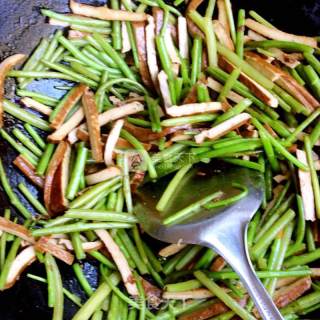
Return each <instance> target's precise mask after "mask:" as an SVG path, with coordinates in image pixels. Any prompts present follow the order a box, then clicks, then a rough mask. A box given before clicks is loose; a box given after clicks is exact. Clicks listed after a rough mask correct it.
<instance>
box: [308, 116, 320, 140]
mask: <svg viewBox="0 0 320 320" xmlns="http://www.w3.org/2000/svg"><path fill="white" fill-rule="evenodd" d="M319 138H320V122H318V123H317V124H316V125H315V127H314V128H313V130H312V131H311V134H310V143H311V146H314V144H315V143H316V142H317V141H318V140H319Z"/></svg>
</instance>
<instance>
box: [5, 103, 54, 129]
mask: <svg viewBox="0 0 320 320" xmlns="http://www.w3.org/2000/svg"><path fill="white" fill-rule="evenodd" d="M3 109H4V111H5V112H7V113H9V114H11V115H12V116H13V117H15V118H17V119H19V120H21V121H23V122H26V123H29V124H30V125H32V126H34V127H36V128H38V129H41V130H43V131H50V130H51V129H50V127H49V124H48V122H47V121H45V120H43V119H41V118H39V117H37V116H35V115H34V114H32V113H30V112H28V111H26V110H24V109H22V108H20V107H18V106H17V105H16V104H14V103H12V102H11V101H9V100H6V99H4V101H3Z"/></svg>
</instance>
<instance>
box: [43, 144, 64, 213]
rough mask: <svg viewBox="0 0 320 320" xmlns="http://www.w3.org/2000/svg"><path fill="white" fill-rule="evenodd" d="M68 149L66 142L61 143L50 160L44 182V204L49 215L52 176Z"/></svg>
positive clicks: (52, 184)
mask: <svg viewBox="0 0 320 320" xmlns="http://www.w3.org/2000/svg"><path fill="white" fill-rule="evenodd" d="M68 147H69V144H68V142H66V141H61V142H60V143H59V144H58V147H57V149H56V151H55V153H54V154H53V157H52V158H51V160H50V162H49V165H48V169H47V173H46V177H45V181H44V204H45V206H46V208H47V210H48V213H49V214H50V215H51V214H52V212H51V194H52V192H54V189H53V188H54V176H55V173H56V171H57V170H58V168H59V165H60V164H61V162H62V160H63V158H64V155H65V153H66V152H67V149H68Z"/></svg>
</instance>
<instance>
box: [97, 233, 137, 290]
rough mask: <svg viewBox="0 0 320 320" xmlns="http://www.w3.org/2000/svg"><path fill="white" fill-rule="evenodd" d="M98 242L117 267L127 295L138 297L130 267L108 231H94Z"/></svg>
mask: <svg viewBox="0 0 320 320" xmlns="http://www.w3.org/2000/svg"><path fill="white" fill-rule="evenodd" d="M95 232H96V234H97V236H98V237H99V238H100V240H101V241H102V242H103V243H104V245H105V246H106V248H107V249H108V251H109V253H110V255H111V256H112V259H113V260H114V262H115V264H116V265H117V267H118V269H119V272H120V274H121V278H122V280H123V282H124V285H125V287H126V289H127V291H128V293H129V294H131V295H133V296H137V295H138V288H137V285H136V283H135V281H134V277H133V274H132V271H131V269H130V266H129V264H128V261H127V259H126V258H125V256H124V255H123V253H122V251H121V250H120V248H119V246H118V245H117V244H116V243H115V242H114V240H113V238H112V237H111V236H110V234H109V233H108V231H106V230H96V231H95Z"/></svg>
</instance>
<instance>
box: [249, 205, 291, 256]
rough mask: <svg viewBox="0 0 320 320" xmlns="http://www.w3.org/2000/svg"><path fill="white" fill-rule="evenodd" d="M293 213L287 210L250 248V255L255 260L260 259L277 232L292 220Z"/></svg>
mask: <svg viewBox="0 0 320 320" xmlns="http://www.w3.org/2000/svg"><path fill="white" fill-rule="evenodd" d="M294 216H295V213H294V211H293V210H291V209H289V210H288V211H287V212H286V213H285V214H283V215H282V216H281V217H280V218H279V219H278V220H277V221H276V222H275V223H274V224H273V225H272V226H271V227H270V228H269V230H268V231H267V232H266V233H265V234H264V236H262V237H261V238H260V239H259V241H257V242H256V244H255V245H254V246H253V247H252V250H251V254H252V256H253V257H254V258H255V259H258V258H259V257H261V255H262V253H263V252H264V251H265V250H266V249H267V248H268V247H269V246H270V244H271V242H272V241H273V240H274V239H275V237H276V235H277V234H278V232H280V231H281V230H282V229H283V228H284V227H285V226H286V225H287V224H288V223H289V222H290V221H292V220H293V218H294Z"/></svg>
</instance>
